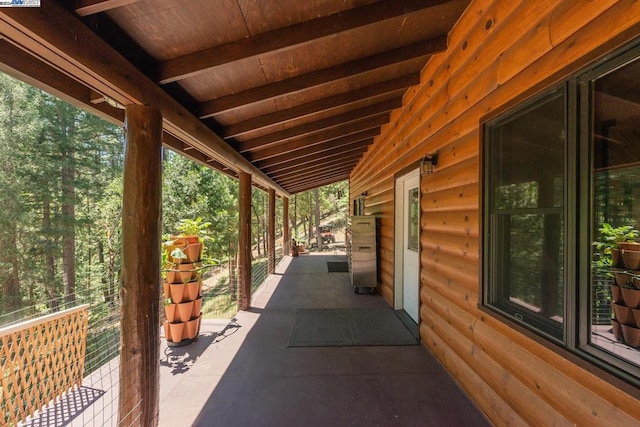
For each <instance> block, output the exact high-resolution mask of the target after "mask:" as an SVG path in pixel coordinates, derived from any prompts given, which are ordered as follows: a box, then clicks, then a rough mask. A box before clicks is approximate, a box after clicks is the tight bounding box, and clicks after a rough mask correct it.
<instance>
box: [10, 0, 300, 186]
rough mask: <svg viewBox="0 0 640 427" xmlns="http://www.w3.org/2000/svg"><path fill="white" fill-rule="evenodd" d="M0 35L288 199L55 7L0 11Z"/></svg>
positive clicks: (45, 5)
mask: <svg viewBox="0 0 640 427" xmlns="http://www.w3.org/2000/svg"><path fill="white" fill-rule="evenodd" d="M27 9H28V10H27ZM61 28H62V29H64V31H62V30H61ZM0 33H1V34H2V35H3V37H4V38H6V39H7V40H9V41H10V42H12V43H13V44H15V45H16V46H19V47H21V48H22V49H23V50H25V51H26V52H28V53H30V54H32V55H33V56H34V57H36V58H38V59H39V60H41V61H43V62H44V63H47V64H50V65H51V66H52V67H54V68H56V69H58V70H60V71H63V72H64V73H65V74H67V75H69V76H71V77H72V78H73V79H75V80H77V81H78V82H81V83H82V84H83V85H84V86H86V87H87V88H89V89H92V90H94V91H96V92H98V93H102V94H104V95H106V96H108V97H109V98H111V99H112V100H114V101H116V102H117V103H119V104H120V105H128V104H143V105H150V106H153V107H154V108H157V109H158V110H159V111H160V112H161V113H162V117H163V126H164V129H165V130H166V131H168V132H169V133H171V134H172V135H174V136H175V137H177V138H178V139H180V140H182V141H184V142H185V143H187V144H188V145H190V146H193V147H195V148H196V149H198V150H200V151H201V152H203V153H205V154H206V155H208V156H210V157H211V158H212V159H215V160H216V161H219V162H220V163H222V164H224V165H225V166H227V167H229V168H230V169H232V170H234V171H244V172H246V173H250V174H252V176H253V179H254V180H255V181H257V182H261V183H262V184H263V185H265V186H267V187H269V188H274V189H275V190H276V191H277V192H279V193H280V194H282V195H283V196H288V194H287V192H286V191H285V190H284V189H282V188H281V187H280V186H279V185H277V184H276V183H275V182H274V181H272V180H271V178H269V177H268V176H267V175H265V174H264V173H263V172H262V171H260V170H259V169H257V168H256V167H255V166H254V165H253V164H251V163H250V162H248V161H247V160H246V159H245V158H244V157H243V156H242V155H241V154H240V153H238V152H237V151H235V150H234V149H233V148H231V147H230V146H229V144H227V143H226V142H225V141H224V140H223V139H222V138H220V137H219V136H218V135H217V134H215V133H214V132H213V131H212V130H211V129H209V128H208V127H207V126H205V125H204V123H202V122H201V121H200V120H199V119H198V118H197V117H195V116H194V115H193V114H191V113H190V112H189V111H188V110H187V109H186V108H185V107H184V106H182V105H181V104H180V103H179V102H177V101H176V100H175V99H173V98H172V97H171V96H170V95H168V94H167V93H166V92H165V91H164V90H162V88H160V87H158V85H156V84H155V83H154V82H153V81H152V80H150V79H149V78H148V77H147V76H146V75H144V74H143V73H142V72H141V71H140V70H138V69H137V68H136V67H135V66H134V65H133V64H131V63H130V62H128V61H127V60H126V59H125V58H124V57H122V56H121V55H120V54H119V53H118V52H116V51H115V50H114V49H113V48H112V47H111V46H109V45H108V44H107V43H106V42H105V41H104V40H102V39H101V38H100V37H98V36H97V35H96V34H95V33H93V32H92V31H91V30H90V29H89V28H87V27H86V26H85V25H84V24H83V23H82V22H81V21H80V20H79V19H78V18H77V17H76V16H74V15H73V14H72V13H70V12H69V11H67V10H66V9H64V8H63V7H62V6H61V5H59V4H58V3H57V2H52V1H46V2H42V4H41V6H40V7H37V8H5V9H4V10H2V11H1V12H0ZM38 86H41V85H38ZM87 105H88V106H91V103H90V102H89V103H88V104H87ZM95 107H96V106H94V108H95ZM101 116H103V117H104V116H107V115H106V114H101Z"/></svg>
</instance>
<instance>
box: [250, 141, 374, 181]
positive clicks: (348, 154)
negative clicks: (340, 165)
mask: <svg viewBox="0 0 640 427" xmlns="http://www.w3.org/2000/svg"><path fill="white" fill-rule="evenodd" d="M341 148H342V147H341ZM341 148H340V149H335V148H334V149H333V150H335V151H334V152H333V153H329V151H331V150H328V151H325V152H324V153H323V155H322V156H321V157H317V158H315V157H312V158H308V159H301V160H299V161H296V162H295V163H293V162H291V163H289V164H280V165H277V166H271V167H268V168H264V169H262V171H263V172H264V173H266V174H267V175H269V176H271V174H273V173H280V172H287V171H291V170H295V169H297V168H299V167H303V166H304V167H313V166H316V165H322V164H324V163H327V162H332V161H333V160H335V159H341V158H360V157H362V153H363V152H364V151H365V150H366V147H358V148H354V149H352V150H347V151H345V150H342V149H341Z"/></svg>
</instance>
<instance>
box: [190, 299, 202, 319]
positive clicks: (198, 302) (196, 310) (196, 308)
mask: <svg viewBox="0 0 640 427" xmlns="http://www.w3.org/2000/svg"><path fill="white" fill-rule="evenodd" d="M201 310H202V297H200V298H198V299H195V300H194V301H193V310H192V311H191V318H194V317H198V316H199V315H200V311H201Z"/></svg>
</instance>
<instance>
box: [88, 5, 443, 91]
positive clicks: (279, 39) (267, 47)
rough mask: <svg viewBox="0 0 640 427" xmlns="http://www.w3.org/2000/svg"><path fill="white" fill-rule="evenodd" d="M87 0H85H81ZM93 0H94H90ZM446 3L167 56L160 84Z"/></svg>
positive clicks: (374, 8)
mask: <svg viewBox="0 0 640 427" xmlns="http://www.w3.org/2000/svg"><path fill="white" fill-rule="evenodd" d="M85 1H88V0H85ZM94 1H95V0H94ZM114 1H115V0H114ZM443 3H447V1H446V0H428V1H427V0H404V1H400V2H399V1H397V0H383V1H379V2H376V3H373V4H370V5H366V6H361V7H357V8H353V9H350V10H346V11H342V12H338V13H335V14H332V15H329V16H324V17H320V18H316V19H313V20H311V21H306V22H301V23H298V24H294V25H291V26H289V27H285V28H279V29H277V30H273V31H269V32H266V33H262V34H257V35H255V36H253V37H249V38H246V39H244V40H239V41H234V42H231V43H227V44H224V45H221V46H215V47H212V48H208V49H204V50H201V51H198V52H193V53H190V54H186V55H182V56H179V57H176V58H173V59H169V60H167V61H164V62H163V63H162V64H160V67H159V70H158V76H157V80H158V81H159V82H160V83H161V84H166V83H170V82H174V81H177V80H181V79H185V78H187V77H191V76H193V75H195V74H197V73H200V72H202V71H205V70H210V69H212V68H215V67H219V66H221V65H225V64H229V63H231V62H235V61H241V60H244V59H248V58H253V57H256V56H258V55H262V54H267V53H269V54H272V53H277V52H281V51H284V50H286V49H291V48H293V47H296V46H300V45H303V44H305V43H309V42H313V41H314V40H317V39H320V38H322V37H327V36H332V35H334V34H336V33H340V32H343V31H348V30H353V29H355V28H358V27H362V26H365V25H370V24H374V23H376V22H380V21H384V20H388V19H391V18H395V17H398V16H402V15H406V14H409V13H411V12H415V11H419V10H422V9H427V8H431V7H434V6H438V5H440V4H443Z"/></svg>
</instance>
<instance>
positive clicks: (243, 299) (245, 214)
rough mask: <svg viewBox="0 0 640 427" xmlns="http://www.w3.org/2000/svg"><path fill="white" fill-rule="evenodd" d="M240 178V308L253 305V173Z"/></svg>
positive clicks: (244, 308)
mask: <svg viewBox="0 0 640 427" xmlns="http://www.w3.org/2000/svg"><path fill="white" fill-rule="evenodd" d="M238 176H239V180H240V197H239V205H240V206H239V207H238V211H239V228H240V230H239V233H238V234H239V235H238V287H239V290H240V296H239V297H240V300H239V302H238V308H239V309H240V310H248V309H249V308H250V307H251V174H248V173H245V172H239V173H238Z"/></svg>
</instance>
